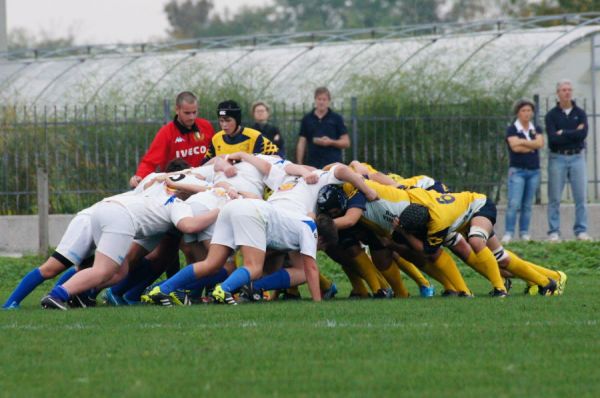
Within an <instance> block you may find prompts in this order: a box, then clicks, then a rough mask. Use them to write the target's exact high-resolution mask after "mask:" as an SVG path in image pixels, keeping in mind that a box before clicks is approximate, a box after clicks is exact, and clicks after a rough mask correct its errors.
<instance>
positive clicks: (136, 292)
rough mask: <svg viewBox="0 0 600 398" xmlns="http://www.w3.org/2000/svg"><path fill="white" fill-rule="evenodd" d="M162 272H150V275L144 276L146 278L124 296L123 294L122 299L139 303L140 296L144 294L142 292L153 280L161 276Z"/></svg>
mask: <svg viewBox="0 0 600 398" xmlns="http://www.w3.org/2000/svg"><path fill="white" fill-rule="evenodd" d="M162 273H163V270H162V269H161V270H152V273H148V274H146V277H145V278H144V279H143V280H142V281H140V282H139V283H137V284H136V285H135V286H133V287H132V288H130V289H129V290H127V292H126V293H125V294H123V298H124V299H125V300H127V301H140V296H141V295H142V293H144V290H145V289H146V288H147V287H148V286H150V285H151V284H152V283H153V282H154V281H155V280H157V279H158V277H159V276H161V275H162Z"/></svg>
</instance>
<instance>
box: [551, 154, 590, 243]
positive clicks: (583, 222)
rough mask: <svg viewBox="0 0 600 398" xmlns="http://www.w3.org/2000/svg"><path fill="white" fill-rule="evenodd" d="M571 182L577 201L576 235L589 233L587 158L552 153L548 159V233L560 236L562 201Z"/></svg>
mask: <svg viewBox="0 0 600 398" xmlns="http://www.w3.org/2000/svg"><path fill="white" fill-rule="evenodd" d="M567 180H569V182H570V183H571V191H572V192H573V199H574V200H575V225H574V226H573V231H574V232H575V235H577V234H579V233H582V232H586V231H587V205H586V200H587V176H586V165H585V156H584V154H583V153H579V154H577V155H561V154H558V153H550V155H549V158H548V233H549V234H550V233H558V234H560V199H561V197H562V193H563V190H564V188H565V183H566V182H567Z"/></svg>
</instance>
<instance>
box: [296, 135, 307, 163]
mask: <svg viewBox="0 0 600 398" xmlns="http://www.w3.org/2000/svg"><path fill="white" fill-rule="evenodd" d="M305 153H306V137H302V136H300V137H298V143H297V144H296V163H298V164H303V163H304V154H305Z"/></svg>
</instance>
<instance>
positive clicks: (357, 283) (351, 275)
mask: <svg viewBox="0 0 600 398" xmlns="http://www.w3.org/2000/svg"><path fill="white" fill-rule="evenodd" d="M342 270H344V273H345V274H346V276H347V277H348V280H349V281H350V284H351V285H352V293H354V294H356V295H358V296H360V297H368V296H369V291H368V290H367V288H366V287H365V284H364V282H363V280H362V278H361V277H360V275H358V274H357V273H356V271H354V270H353V269H352V267H351V266H347V265H344V264H342Z"/></svg>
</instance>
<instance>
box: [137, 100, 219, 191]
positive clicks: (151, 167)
mask: <svg viewBox="0 0 600 398" xmlns="http://www.w3.org/2000/svg"><path fill="white" fill-rule="evenodd" d="M197 116H198V99H197V98H196V96H195V95H194V94H192V93H191V92H189V91H184V92H182V93H180V94H179V95H177V99H176V100H175V117H174V118H173V120H172V121H171V122H169V123H167V124H166V125H164V126H163V127H161V129H160V130H158V133H156V136H155V137H154V140H153V141H152V144H150V148H148V152H146V154H145V155H144V157H143V158H142V160H141V161H140V164H139V166H138V169H137V171H136V172H135V175H134V176H133V177H131V179H130V180H129V185H130V186H131V187H132V188H135V187H136V186H137V185H138V184H139V182H140V181H142V179H143V178H144V177H146V176H147V175H148V174H150V173H153V172H155V171H157V170H156V169H157V168H158V169H160V171H164V170H165V167H166V165H167V163H168V162H170V161H171V160H173V159H175V158H182V159H184V160H185V161H186V162H188V163H189V165H190V166H192V167H198V166H200V164H201V163H202V160H203V159H204V156H205V155H206V153H207V152H208V147H209V145H210V141H211V139H212V137H213V135H215V130H214V129H213V127H212V125H211V124H210V122H209V121H208V120H206V119H200V118H199V117H197Z"/></svg>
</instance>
